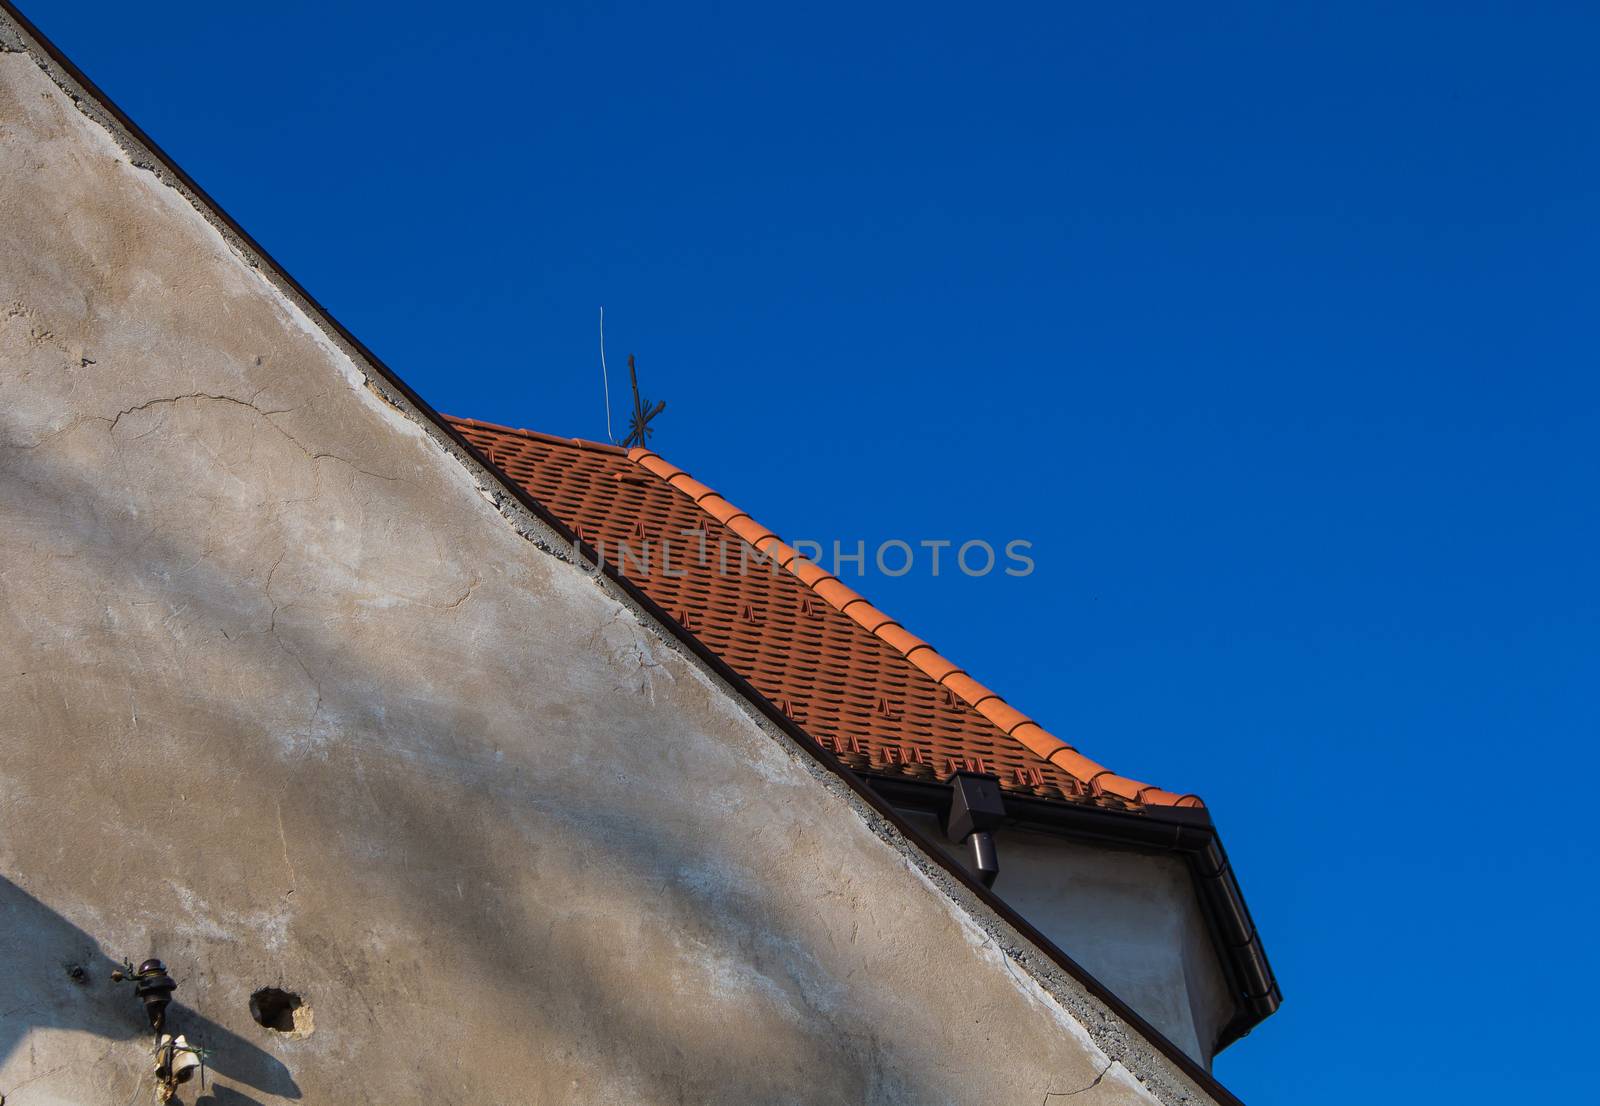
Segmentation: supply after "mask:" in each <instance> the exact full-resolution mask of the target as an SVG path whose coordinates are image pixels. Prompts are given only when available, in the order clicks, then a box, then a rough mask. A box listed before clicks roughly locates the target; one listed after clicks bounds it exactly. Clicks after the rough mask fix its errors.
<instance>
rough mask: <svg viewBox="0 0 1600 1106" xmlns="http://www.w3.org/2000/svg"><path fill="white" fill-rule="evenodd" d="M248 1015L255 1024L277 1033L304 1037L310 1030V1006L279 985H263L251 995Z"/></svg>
mask: <svg viewBox="0 0 1600 1106" xmlns="http://www.w3.org/2000/svg"><path fill="white" fill-rule="evenodd" d="M250 1016H251V1017H252V1018H254V1019H255V1020H256V1024H257V1025H259V1026H264V1027H265V1028H267V1029H271V1030H273V1031H274V1032H277V1033H293V1034H295V1035H297V1036H301V1037H304V1036H305V1035H306V1034H308V1033H310V1032H311V1007H309V1006H307V1005H306V1004H305V1003H304V1002H302V1001H301V999H300V996H299V995H297V994H295V993H294V992H293V991H285V990H283V989H282V988H281V987H263V988H261V989H260V990H259V991H257V992H256V993H255V994H253V995H251V996H250Z"/></svg>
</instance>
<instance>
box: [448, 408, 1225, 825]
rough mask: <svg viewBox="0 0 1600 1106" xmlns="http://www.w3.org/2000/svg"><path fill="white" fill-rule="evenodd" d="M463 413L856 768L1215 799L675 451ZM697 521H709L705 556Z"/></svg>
mask: <svg viewBox="0 0 1600 1106" xmlns="http://www.w3.org/2000/svg"><path fill="white" fill-rule="evenodd" d="M450 421H451V422H453V423H454V424H455V426H456V427H457V429H459V430H460V431H461V433H462V434H463V435H464V436H465V437H466V438H467V440H468V441H470V442H472V444H473V445H474V446H476V447H477V448H478V449H479V450H481V451H482V452H483V453H484V454H485V456H487V457H488V458H489V459H490V460H491V461H492V462H493V463H494V464H495V465H497V466H499V467H500V469H501V470H502V471H503V472H504V473H505V474H506V475H507V476H508V477H510V478H511V479H513V480H515V481H516V482H517V483H519V484H521V485H522V486H523V487H524V488H525V489H526V490H527V491H528V493H529V494H530V495H532V496H533V497H534V498H535V499H537V500H539V501H540V502H541V503H543V504H544V505H545V506H546V507H548V508H549V509H550V510H551V511H552V512H553V513H554V514H555V515H556V517H558V518H560V519H562V520H563V521H564V522H566V524H567V525H568V526H569V527H571V528H572V529H573V530H574V531H575V532H577V533H579V534H580V535H582V537H583V539H584V540H585V541H588V542H590V543H591V544H593V545H595V546H596V548H598V549H599V550H600V552H601V554H602V555H603V556H605V557H606V559H607V560H608V561H610V562H611V563H612V564H614V565H616V567H617V568H618V569H619V571H621V572H622V573H623V574H624V575H626V576H628V577H629V579H631V580H633V581H634V583H636V584H637V585H638V586H639V587H640V588H642V589H643V590H644V591H645V593H646V594H648V595H649V596H650V597H651V598H652V599H654V600H655V601H656V603H657V604H658V605H659V606H660V607H661V608H662V609H663V610H666V611H671V612H673V617H674V618H676V619H677V620H678V621H679V622H680V623H682V624H683V625H684V628H685V629H688V630H691V631H692V632H693V633H694V634H695V636H696V637H698V638H699V639H700V640H701V641H702V642H703V643H704V644H705V645H706V646H707V647H708V648H710V649H711V650H713V651H714V652H716V653H717V654H719V655H720V656H721V657H722V658H723V659H724V660H725V661H727V663H728V664H729V665H731V666H732V667H733V668H734V669H735V670H736V671H738V672H739V673H740V674H741V675H743V676H744V677H745V679H747V680H749V681H750V683H751V684H753V685H754V686H755V687H756V688H757V689H758V690H760V691H761V693H762V694H763V695H765V696H766V697H767V698H768V699H769V700H771V701H772V702H773V703H774V704H776V705H777V706H778V708H779V709H780V710H782V711H783V712H784V713H786V714H787V715H789V717H790V718H791V719H793V720H794V721H795V722H796V723H798V724H800V725H801V726H802V727H803V728H804V729H805V731H806V732H807V733H809V734H811V736H812V737H813V738H815V739H816V740H817V742H818V743H819V744H821V745H823V746H824V747H825V748H828V749H831V750H833V751H834V752H835V753H836V754H837V755H838V756H839V757H840V759H841V760H843V761H844V762H845V764H847V765H848V766H850V767H851V768H852V769H854V770H856V771H858V772H862V773H864V774H868V775H892V776H906V777H910V778H913V779H927V780H935V779H942V778H945V777H947V776H949V775H950V774H951V773H953V772H955V771H957V770H958V769H965V770H973V771H985V772H993V773H994V774H995V775H997V776H999V777H1000V781H1001V786H1002V787H1004V788H1005V789H1007V790H1009V791H1014V792H1021V793H1025V794H1028V795H1032V796H1034V797H1037V798H1043V799H1047V800H1052V801H1058V802H1074V803H1092V804H1095V805H1100V806H1113V807H1118V808H1120V809H1128V810H1137V809H1139V808H1141V807H1143V806H1200V805H1202V804H1201V803H1200V800H1199V799H1198V798H1196V797H1195V796H1193V795H1179V794H1177V793H1175V792H1171V791H1165V790H1163V789H1161V788H1159V787H1155V786H1153V785H1151V784H1145V783H1140V782H1138V781H1136V780H1130V779H1127V778H1125V777H1123V776H1119V775H1117V774H1115V773H1114V772H1112V771H1111V770H1110V769H1108V768H1106V767H1104V766H1103V765H1100V764H1097V763H1095V762H1094V761H1092V760H1090V759H1089V758H1088V757H1085V756H1083V755H1082V754H1080V753H1079V752H1078V751H1077V750H1076V749H1074V748H1073V747H1072V746H1070V745H1068V744H1067V743H1065V742H1063V741H1062V740H1060V739H1059V738H1057V737H1056V736H1055V735H1053V734H1051V733H1050V732H1049V731H1047V730H1046V729H1045V728H1044V727H1043V726H1040V725H1039V724H1038V723H1037V722H1035V721H1034V720H1033V719H1032V718H1030V717H1028V716H1027V715H1026V714H1024V713H1022V712H1021V711H1020V710H1018V709H1017V708H1015V707H1013V706H1012V705H1011V704H1009V703H1007V702H1006V701H1005V700H1004V699H1002V698H1001V697H1000V696H999V695H998V694H996V693H995V692H993V691H991V690H990V689H989V688H987V687H985V686H984V685H982V684H980V683H979V682H978V681H977V680H975V679H973V678H972V677H971V676H969V675H967V674H966V672H964V671H963V670H962V669H961V668H960V667H958V666H957V665H956V664H954V663H953V662H951V661H949V660H947V659H946V658H945V657H943V656H942V655H940V654H939V652H938V651H937V650H935V649H934V648H933V647H932V646H931V645H929V644H928V643H927V642H925V641H923V640H922V639H921V638H919V637H917V636H916V635H915V634H912V633H911V632H910V631H908V630H906V629H905V628H904V627H902V626H901V625H900V624H899V623H898V622H896V621H895V620H894V619H893V618H891V617H890V616H889V615H887V614H885V613H884V612H883V611H881V610H879V609H878V608H876V607H874V606H873V605H872V604H871V603H869V602H868V601H867V600H866V599H865V598H863V597H862V596H861V595H860V594H858V593H857V592H856V591H855V590H854V589H853V588H851V587H849V586H848V585H846V584H845V583H844V582H843V581H841V580H839V579H838V578H836V577H835V576H833V575H831V574H830V573H828V572H826V571H824V570H823V569H822V568H821V567H820V566H818V565H816V564H813V563H812V562H810V561H808V560H806V559H805V558H804V557H802V556H800V555H799V553H798V552H797V551H796V550H795V549H794V548H793V547H792V546H790V545H787V544H785V543H784V542H783V541H781V540H780V539H779V538H778V537H777V536H776V535H775V534H773V533H772V531H770V530H768V529H767V528H766V527H764V526H762V525H761V524H760V523H758V522H757V521H756V520H755V519H753V518H751V517H750V515H748V514H746V513H745V512H744V511H742V510H740V509H739V508H738V507H736V506H735V505H734V504H732V503H730V502H728V500H726V499H724V498H723V497H722V496H721V495H718V494H717V493H716V492H715V491H714V490H712V489H711V488H710V487H708V486H707V485H705V484H703V483H701V482H700V481H699V480H696V479H694V478H693V477H692V476H690V475H689V474H688V473H687V472H685V471H683V470H682V469H680V468H678V467H677V466H676V465H674V464H672V463H671V462H670V461H667V460H665V459H664V458H662V457H661V456H660V455H659V454H656V453H655V452H653V451H651V450H647V449H632V450H629V451H626V452H624V451H623V450H621V449H619V448H617V447H616V446H610V445H605V444H604V443H600V442H587V441H583V440H580V439H577V438H558V437H554V436H552V435H548V434H540V433H537V432H535V431H531V430H513V429H510V428H509V427H503V426H497V425H495V424H493V423H485V422H479V421H477V420H475V419H452V420H450ZM685 531H693V532H698V533H701V534H703V535H704V538H705V543H704V548H705V556H704V558H703V559H702V558H701V556H700V549H699V548H695V547H696V546H697V545H698V543H697V542H696V541H695V539H693V538H688V537H685V536H684V532H685ZM663 542H665V543H670V548H671V563H670V566H669V565H667V564H663V562H662V558H661V557H660V556H659V552H658V551H656V550H654V546H655V545H657V544H659V543H663ZM645 543H651V546H652V553H653V554H654V555H650V556H648V558H642V557H641V554H642V553H643V552H644V548H645ZM624 544H625V545H627V546H628V547H629V549H630V550H631V551H632V552H631V554H629V555H623V550H622V546H623V545H624Z"/></svg>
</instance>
